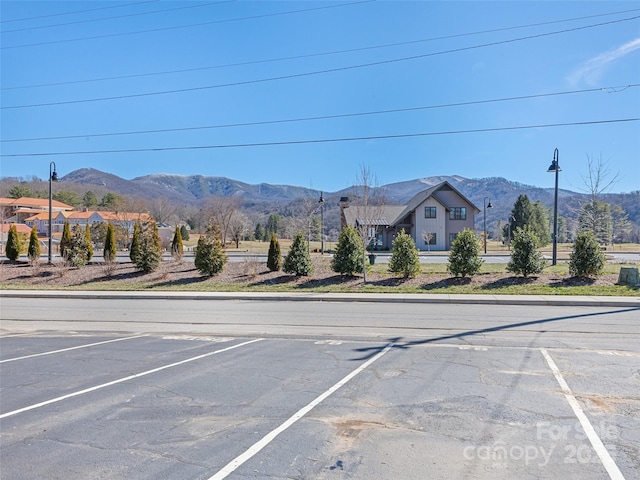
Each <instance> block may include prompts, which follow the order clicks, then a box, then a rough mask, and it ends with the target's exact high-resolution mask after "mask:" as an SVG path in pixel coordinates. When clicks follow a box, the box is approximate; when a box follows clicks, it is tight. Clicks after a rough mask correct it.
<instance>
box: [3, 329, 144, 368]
mask: <svg viewBox="0 0 640 480" xmlns="http://www.w3.org/2000/svg"><path fill="white" fill-rule="evenodd" d="M144 336H146V335H136V336H135V337H125V338H116V339H115V340H106V341H104V342H96V343H88V344H86V345H78V346H77V347H69V348H61V349H60V350H52V351H50V352H42V353H34V354H33V355H25V356H24V357H15V358H7V359H6V360H0V363H5V362H15V361H16V360H26V359H27V358H34V357H41V356H43V355H53V354H54V353H61V352H68V351H70V350H77V349H79V348H87V347H95V346H96V345H104V344H105V343H113V342H121V341H122V340H131V339H133V338H140V337H144Z"/></svg>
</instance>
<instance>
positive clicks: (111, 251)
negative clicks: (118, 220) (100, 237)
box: [102, 222, 117, 263]
mask: <svg viewBox="0 0 640 480" xmlns="http://www.w3.org/2000/svg"><path fill="white" fill-rule="evenodd" d="M116 253H117V252H116V233H115V229H114V228H113V223H111V222H109V224H108V225H107V234H106V236H105V238H104V250H103V252H102V256H103V257H104V261H105V262H107V263H110V262H113V261H115V259H116Z"/></svg>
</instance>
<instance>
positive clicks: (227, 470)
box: [209, 344, 393, 480]
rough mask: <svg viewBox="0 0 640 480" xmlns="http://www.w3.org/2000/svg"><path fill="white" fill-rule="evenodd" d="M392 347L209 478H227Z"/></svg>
mask: <svg viewBox="0 0 640 480" xmlns="http://www.w3.org/2000/svg"><path fill="white" fill-rule="evenodd" d="M392 347H393V344H389V345H387V346H386V347H385V348H384V349H383V350H382V351H381V352H379V353H378V354H377V355H376V356H374V357H373V358H370V359H369V360H367V361H366V362H364V363H363V364H362V365H360V366H359V367H358V368H356V369H355V370H354V371H352V372H351V373H350V374H349V375H347V376H346V377H344V378H343V379H342V380H340V381H339V382H338V383H336V384H335V385H334V386H333V387H331V388H329V390H326V391H325V392H324V393H322V394H320V395H319V396H318V397H316V398H315V400H313V401H312V402H311V403H309V404H307V405H306V406H304V407H302V408H301V409H300V410H298V411H297V412H296V413H294V414H293V416H291V417H289V419H288V420H286V421H285V422H284V423H283V424H282V425H280V426H279V427H278V428H276V429H275V430H272V431H270V432H269V433H267V434H266V435H265V436H264V437H262V439H260V440H258V441H257V442H256V443H254V444H253V445H252V446H251V447H249V449H248V450H246V451H245V452H244V453H242V454H240V455H238V456H237V457H236V458H234V459H233V460H231V461H230V462H229V463H228V464H227V465H225V466H224V467H222V469H221V470H220V471H219V472H218V473H216V474H215V475H213V476H212V477H210V478H209V480H223V479H224V478H227V477H228V476H229V475H231V474H232V473H233V472H234V471H235V470H236V469H237V468H238V467H240V466H241V465H242V464H243V463H245V462H246V461H247V460H249V459H250V458H252V457H253V456H254V455H256V454H257V453H258V452H259V451H260V450H262V449H263V448H264V447H266V446H267V445H268V444H270V443H271V442H272V441H273V440H274V439H275V438H276V437H277V436H278V435H280V434H281V433H282V432H284V431H285V430H286V429H287V428H289V427H290V426H291V425H293V424H294V423H296V422H297V421H298V420H300V419H301V418H302V417H304V416H305V415H306V414H307V413H309V412H310V411H311V410H313V408H315V407H316V406H317V405H319V404H320V403H321V402H322V401H324V400H325V399H326V398H327V397H329V396H330V395H331V394H332V393H334V392H335V391H336V390H338V389H339V388H340V387H342V386H344V385H345V384H346V383H347V382H349V381H350V380H351V379H352V378H353V377H355V376H356V375H358V374H359V373H360V372H362V371H363V370H364V369H365V368H367V367H368V366H369V365H371V364H372V363H373V362H375V361H376V360H378V359H379V358H380V357H382V356H383V355H384V354H385V353H387V352H388V351H389V350H390V349H391V348H392Z"/></svg>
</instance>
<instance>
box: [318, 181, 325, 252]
mask: <svg viewBox="0 0 640 480" xmlns="http://www.w3.org/2000/svg"><path fill="white" fill-rule="evenodd" d="M318 203H319V204H320V255H324V198H323V197H322V192H320V200H318Z"/></svg>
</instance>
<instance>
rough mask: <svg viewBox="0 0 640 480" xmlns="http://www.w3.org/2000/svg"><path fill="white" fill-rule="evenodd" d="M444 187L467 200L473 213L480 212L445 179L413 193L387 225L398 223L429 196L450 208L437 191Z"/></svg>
mask: <svg viewBox="0 0 640 480" xmlns="http://www.w3.org/2000/svg"><path fill="white" fill-rule="evenodd" d="M444 187H448V188H449V189H450V190H453V191H454V192H455V193H456V194H458V195H459V196H460V197H461V198H463V199H464V200H465V201H466V202H468V203H469V204H470V205H471V206H472V207H473V208H474V210H475V213H480V209H479V208H478V207H476V206H475V205H474V204H473V202H472V201H471V200H469V199H468V198H467V197H465V196H464V195H462V194H461V193H460V192H459V191H458V190H457V189H456V188H455V187H454V186H453V185H451V184H450V183H449V182H447V181H446V180H445V181H444V182H442V183H439V184H437V185H434V186H433V187H431V188H428V189H426V190H423V191H422V192H419V193H417V194H416V195H414V196H413V198H412V199H411V200H409V203H408V204H407V205H406V206H405V207H404V209H403V210H402V212H401V213H400V214H399V215H398V216H397V217H396V218H395V219H394V220H393V222H392V223H390V224H389V225H395V224H396V223H398V222H399V221H400V220H402V219H403V218H404V217H406V216H407V215H408V214H409V213H411V212H412V211H414V210H415V209H416V208H418V206H419V205H420V204H422V203H423V202H425V201H426V200H427V199H429V198H430V197H433V198H435V199H436V201H437V202H438V203H440V204H441V205H442V206H443V207H444V208H445V209H447V210H451V207H450V206H449V205H447V203H446V202H445V201H443V200H442V196H441V195H438V192H439V191H441V190H442V189H443V188H444Z"/></svg>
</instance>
